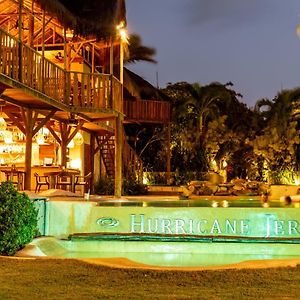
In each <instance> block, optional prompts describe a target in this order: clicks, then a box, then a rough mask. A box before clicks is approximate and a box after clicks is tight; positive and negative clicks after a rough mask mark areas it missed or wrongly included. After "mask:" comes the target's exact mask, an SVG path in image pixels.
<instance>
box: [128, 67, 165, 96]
mask: <svg viewBox="0 0 300 300" xmlns="http://www.w3.org/2000/svg"><path fill="white" fill-rule="evenodd" d="M124 88H125V89H126V90H127V91H128V92H129V94H130V95H131V96H133V97H134V98H136V99H144V100H162V101H170V99H169V98H168V97H167V96H166V95H165V94H164V93H162V92H161V91H160V90H159V89H158V88H156V87H154V86H153V85H152V84H151V83H149V82H148V81H146V80H145V79H143V78H142V77H141V76H139V75H137V74H135V73H134V72H132V71H130V70H129V69H127V68H124Z"/></svg>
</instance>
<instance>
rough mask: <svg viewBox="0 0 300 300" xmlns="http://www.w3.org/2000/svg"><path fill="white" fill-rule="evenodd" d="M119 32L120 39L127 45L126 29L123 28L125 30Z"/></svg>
mask: <svg viewBox="0 0 300 300" xmlns="http://www.w3.org/2000/svg"><path fill="white" fill-rule="evenodd" d="M119 32H120V37H121V40H122V42H125V43H127V42H128V35H127V30H126V29H125V28H123V29H120V31H119Z"/></svg>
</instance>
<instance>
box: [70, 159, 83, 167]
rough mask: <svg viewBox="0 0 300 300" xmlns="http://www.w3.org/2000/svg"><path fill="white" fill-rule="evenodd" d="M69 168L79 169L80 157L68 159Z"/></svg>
mask: <svg viewBox="0 0 300 300" xmlns="http://www.w3.org/2000/svg"><path fill="white" fill-rule="evenodd" d="M70 168H72V169H81V159H80V158H76V159H72V160H71V161H70Z"/></svg>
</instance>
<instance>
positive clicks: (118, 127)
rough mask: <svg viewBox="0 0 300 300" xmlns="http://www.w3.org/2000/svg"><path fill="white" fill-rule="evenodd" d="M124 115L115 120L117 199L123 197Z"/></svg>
mask: <svg viewBox="0 0 300 300" xmlns="http://www.w3.org/2000/svg"><path fill="white" fill-rule="evenodd" d="M122 121H123V120H122V115H120V114H119V115H118V116H117V117H116V119H115V197H116V198H120V197H121V196H122V150H123V149H122V148H123V141H122V140H123V138H122V137H123V134H122V133H123V122H122Z"/></svg>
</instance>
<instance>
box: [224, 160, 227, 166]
mask: <svg viewBox="0 0 300 300" xmlns="http://www.w3.org/2000/svg"><path fill="white" fill-rule="evenodd" d="M226 167H227V161H226V160H224V161H223V168H226Z"/></svg>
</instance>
